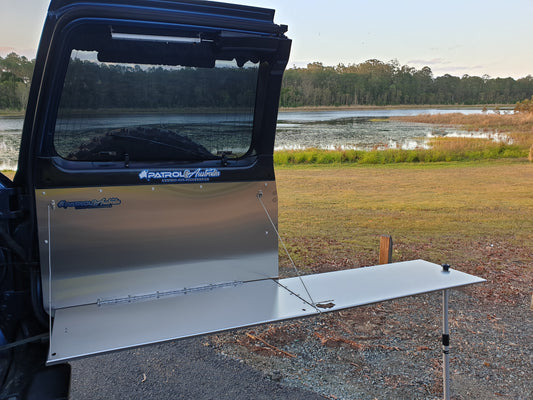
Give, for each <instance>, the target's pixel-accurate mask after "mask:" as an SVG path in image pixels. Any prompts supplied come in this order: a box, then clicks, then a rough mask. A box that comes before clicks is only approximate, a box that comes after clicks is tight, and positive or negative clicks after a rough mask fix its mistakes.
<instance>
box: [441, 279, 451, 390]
mask: <svg viewBox="0 0 533 400" xmlns="http://www.w3.org/2000/svg"><path fill="white" fill-rule="evenodd" d="M448 292H449V291H448V289H445V290H443V291H442V385H443V392H444V400H450V330H449V326H448V298H449V293H448Z"/></svg>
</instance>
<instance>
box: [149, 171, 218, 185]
mask: <svg viewBox="0 0 533 400" xmlns="http://www.w3.org/2000/svg"><path fill="white" fill-rule="evenodd" d="M219 176H220V171H219V170H218V169H216V168H197V169H182V170H167V171H150V170H148V169H145V170H143V171H141V173H140V174H139V179H140V180H141V181H142V180H147V181H148V182H150V181H151V180H158V181H160V182H161V183H170V182H208V181H210V180H211V178H218V177H219Z"/></svg>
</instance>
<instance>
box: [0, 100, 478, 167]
mask: <svg viewBox="0 0 533 400" xmlns="http://www.w3.org/2000/svg"><path fill="white" fill-rule="evenodd" d="M454 112H460V113H463V114H479V113H481V112H482V110H481V108H479V109H431V108H427V109H364V110H334V111H309V112H308V111H283V112H280V113H279V116H278V125H277V133H276V144H275V147H276V150H282V149H294V150H297V149H306V148H320V149H361V150H370V149H387V148H402V149H414V148H417V147H427V141H428V140H429V139H430V138H431V137H434V136H472V135H473V134H472V133H469V132H465V131H461V130H458V129H456V128H453V127H445V126H437V125H431V124H420V123H408V122H400V121H392V120H390V119H389V118H390V117H395V116H409V115H418V114H438V113H441V114H443V113H454ZM147 117H148V118H150V117H149V116H143V117H142V118H139V117H138V116H134V115H132V116H126V117H124V116H122V117H121V121H120V124H119V125H117V126H125V125H124V123H125V122H127V123H129V124H131V125H135V124H139V123H144V124H146V123H149V121H147V120H146V118H147ZM124 118H125V119H126V120H127V121H124ZM184 118H193V119H194V120H198V119H201V118H207V119H212V118H216V116H214V115H212V114H206V115H194V116H188V117H187V116H183V115H174V116H172V117H171V119H178V120H180V121H181V120H183V119H184ZM98 120H99V122H100V123H101V124H102V126H113V124H112V123H110V119H109V117H105V118H103V117H98ZM141 120H142V122H141ZM155 120H157V121H159V120H160V116H158V117H157V118H154V121H155ZM23 122H24V118H23V117H3V116H0V169H16V166H17V158H18V149H19V145H20V137H21V132H22V125H23ZM181 122H183V121H181Z"/></svg>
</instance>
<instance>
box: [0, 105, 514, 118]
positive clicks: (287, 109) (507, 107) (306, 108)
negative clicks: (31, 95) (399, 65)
mask: <svg viewBox="0 0 533 400" xmlns="http://www.w3.org/2000/svg"><path fill="white" fill-rule="evenodd" d="M514 106H515V104H473V105H464V104H416V105H413V104H405V105H401V104H395V105H388V106H364V105H352V106H316V107H310V106H302V107H280V108H279V112H315V111H348V110H405V109H408V110H424V109H428V108H432V109H442V110H450V109H457V110H472V109H479V108H484V107H485V108H487V110H494V109H500V110H512V109H513V108H514ZM107 111H108V112H112V110H107ZM168 111H170V112H171V113H172V112H176V113H183V112H184V111H183V110H174V111H173V110H165V112H168ZM95 112H101V110H95ZM130 112H131V113H132V114H134V113H157V112H162V110H130ZM196 112H201V113H205V112H209V110H206V109H202V110H197V111H196ZM25 113H26V111H25V110H24V111H15V110H0V117H8V118H9V117H24V115H25Z"/></svg>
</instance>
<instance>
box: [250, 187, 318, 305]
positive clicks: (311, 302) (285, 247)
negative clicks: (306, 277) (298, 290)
mask: <svg viewBox="0 0 533 400" xmlns="http://www.w3.org/2000/svg"><path fill="white" fill-rule="evenodd" d="M262 197H263V192H261V191H259V192H258V193H257V199H258V200H259V203H260V204H261V206H262V207H263V210H265V213H266V215H267V217H268V220H269V221H270V224H271V225H272V228H274V232H276V235H277V236H278V239H279V241H280V243H281V246H282V247H283V250H285V254H287V257H289V260H290V262H291V264H292V266H293V268H294V271H295V272H296V275H297V276H298V279H299V280H300V282H301V284H302V286H303V287H304V289H305V292H306V293H307V296H308V297H309V301H310V302H308V301H307V300H304V299H302V300H303V301H305V302H306V303H308V304H310V305H311V306H312V307H313V308H314V309H315V310H316V311H318V312H319V313H322V311H320V309H319V308H318V307H317V306H316V303H315V301H314V300H313V297H312V296H311V293H309V290H308V289H307V286H306V285H305V282H304V281H303V279H302V276H301V275H300V272H299V271H298V268H296V264H295V263H294V260H293V259H292V257H291V255H290V254H289V251H288V250H287V246H285V242H283V239H282V238H281V235H280V234H279V231H278V228H277V227H276V224H274V221H273V220H272V217H271V216H270V213H269V212H268V210H267V208H266V206H265V203H263V199H262ZM298 297H299V296H298Z"/></svg>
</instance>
